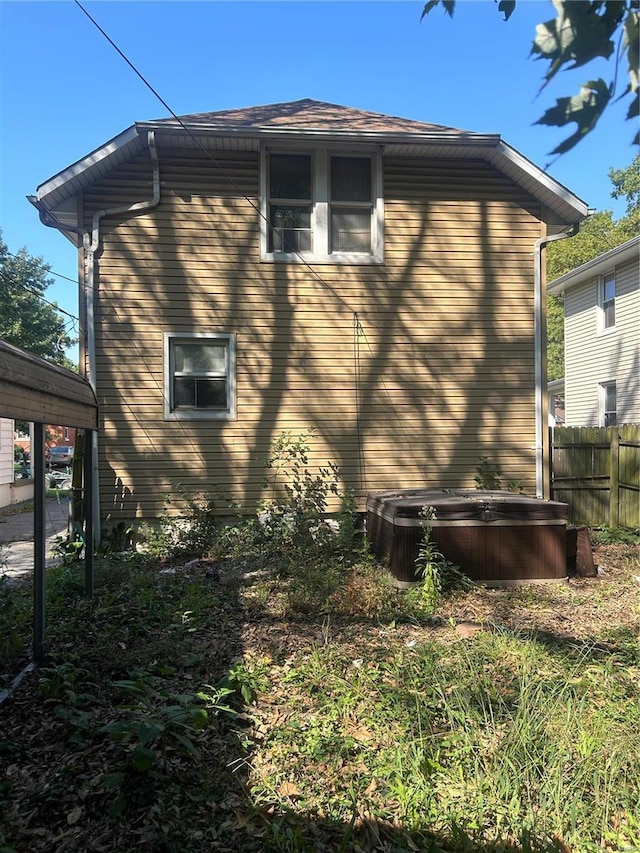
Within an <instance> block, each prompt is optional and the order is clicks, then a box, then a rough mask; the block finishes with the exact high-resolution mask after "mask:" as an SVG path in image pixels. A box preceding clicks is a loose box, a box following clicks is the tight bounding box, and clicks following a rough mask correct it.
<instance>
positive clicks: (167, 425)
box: [85, 148, 543, 520]
mask: <svg viewBox="0 0 640 853" xmlns="http://www.w3.org/2000/svg"><path fill="white" fill-rule="evenodd" d="M159 160H160V172H161V187H162V198H161V202H160V205H159V206H158V207H157V208H155V209H154V210H151V211H148V212H146V213H141V214H137V215H136V216H134V217H133V218H131V219H126V218H125V217H118V218H115V219H114V220H108V219H107V220H105V223H104V227H103V247H102V252H101V255H100V258H99V274H98V281H99V294H98V298H97V301H96V322H97V327H96V344H97V354H98V361H97V377H98V388H99V402H100V415H101V421H102V428H103V429H102V432H101V436H100V466H101V468H100V470H101V494H102V512H103V515H105V514H107V513H110V514H111V519H112V520H117V518H121V517H122V518H123V517H127V516H131V515H138V516H150V515H154V514H157V513H159V512H161V511H162V507H163V502H164V496H165V494H166V493H167V492H168V491H171V490H172V489H173V488H174V486H175V483H177V482H180V483H182V484H183V485H184V486H185V488H187V489H190V490H193V491H203V490H204V491H207V492H211V491H212V490H213V488H214V487H216V486H218V487H224V488H225V489H229V490H230V491H231V492H232V495H233V497H234V499H236V500H239V501H241V502H242V503H243V504H247V505H249V506H253V505H255V502H256V501H257V500H258V499H259V498H261V497H263V496H264V492H263V488H262V481H263V474H264V471H263V470H262V468H261V466H260V464H259V463H258V462H256V460H257V459H259V458H261V457H262V458H264V457H265V456H266V455H267V453H268V450H269V445H270V443H271V441H272V440H273V438H274V437H275V436H276V435H278V433H279V432H280V431H282V430H287V431H290V432H292V433H294V434H297V433H300V432H301V431H303V430H305V429H307V428H309V427H314V428H315V429H316V436H315V438H314V444H313V452H312V456H311V459H310V462H311V464H326V461H327V460H328V459H330V460H331V461H333V462H335V463H336V464H338V465H339V467H340V470H341V472H342V477H343V484H344V485H345V486H346V487H350V488H353V489H354V490H355V491H356V492H357V494H358V495H359V498H360V502H361V506H362V505H363V504H362V501H363V497H364V495H365V493H366V491H367V490H375V489H388V488H397V487H416V486H423V485H438V486H442V487H453V486H465V487H474V486H475V482H474V479H473V478H474V475H475V473H476V465H477V463H478V460H479V457H480V456H485V455H486V456H489V457H491V458H492V459H494V460H495V461H496V462H499V463H500V464H501V466H502V469H503V471H504V474H505V479H518V480H521V481H522V482H523V484H524V485H525V486H528V487H529V488H532V486H533V481H534V473H535V459H534V451H533V450H532V445H533V443H534V400H533V395H534V388H533V368H534V352H533V259H532V252H533V244H534V241H535V240H536V239H537V238H538V237H540V236H541V234H542V233H543V226H542V225H541V224H540V221H539V220H540V217H541V211H540V210H539V207H538V206H537V205H535V204H532V202H531V200H530V199H529V198H528V197H527V196H526V195H525V194H524V193H523V192H522V191H521V190H520V189H518V188H516V187H515V186H514V185H513V184H511V183H510V182H509V181H508V180H507V179H506V178H504V177H503V176H502V175H500V174H498V173H496V172H495V171H494V170H493V169H491V168H490V167H488V166H487V165H486V164H482V163H470V162H468V161H464V162H463V161H460V162H457V161H451V162H449V161H447V162H446V163H431V162H428V161H412V162H411V163H410V164H407V163H406V162H405V161H403V160H392V161H387V162H385V164H384V182H385V199H384V204H385V263H384V264H382V265H372V266H358V267H354V266H347V265H339V266H338V265H335V266H334V265H321V266H314V267H307V266H306V265H303V264H272V263H261V262H260V247H259V237H258V229H259V222H260V216H259V213H258V211H257V210H256V207H257V206H258V203H259V191H258V181H259V160H258V156H257V155H255V154H251V153H247V154H238V153H225V152H217V153H216V161H217V165H214V164H212V163H211V162H210V161H209V160H208V158H207V157H206V156H205V155H204V154H203V153H202V152H198V151H193V152H180V154H179V155H177V154H176V153H175V152H170V151H168V150H166V149H162V148H160V150H159ZM225 173H226V176H225ZM150 174H151V167H150V162H149V158H148V156H146V155H143V156H141V157H140V158H139V159H138V160H137V161H136V162H134V163H132V164H130V165H129V166H128V167H127V168H125V169H120V170H118V172H117V173H114V175H112V176H111V177H110V179H109V180H105V181H103V182H102V183H101V184H100V186H97V187H95V188H93V189H92V190H91V191H87V192H85V216H86V221H87V222H90V221H91V216H92V215H93V213H94V212H95V211H96V210H100V209H104V208H108V207H111V206H113V205H114V204H126V203H131V202H132V201H138V200H142V199H144V198H148V197H150V195H151V183H150ZM230 179H231V180H230ZM354 312H357V316H358V321H359V324H360V327H359V328H360V333H359V335H358V336H357V337H356V336H355V335H354ZM165 331H171V332H183V333H189V332H204V333H214V332H234V333H235V335H236V342H237V375H236V381H237V418H236V419H235V420H228V421H189V420H180V421H164V420H163V362H162V359H163V334H164V332H165ZM356 365H357V367H358V371H356ZM356 388H357V389H358V391H359V397H358V398H357V397H356ZM357 400H359V405H357ZM362 459H364V467H362V465H361V460H362Z"/></svg>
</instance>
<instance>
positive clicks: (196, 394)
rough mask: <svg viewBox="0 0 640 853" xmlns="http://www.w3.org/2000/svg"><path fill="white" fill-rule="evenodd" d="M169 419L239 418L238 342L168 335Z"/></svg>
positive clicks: (220, 336) (166, 406)
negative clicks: (236, 384) (236, 389)
mask: <svg viewBox="0 0 640 853" xmlns="http://www.w3.org/2000/svg"><path fill="white" fill-rule="evenodd" d="M164 362H165V383H164V397H165V401H164V409H165V417H166V418H170V419H178V418H200V419H205V418H209V419H211V418H213V419H216V418H217V419H225V418H227V419H228V418H233V417H235V338H234V336H233V335H230V334H212V335H207V334H192V335H185V334H179V333H173V332H167V333H166V334H165V345H164Z"/></svg>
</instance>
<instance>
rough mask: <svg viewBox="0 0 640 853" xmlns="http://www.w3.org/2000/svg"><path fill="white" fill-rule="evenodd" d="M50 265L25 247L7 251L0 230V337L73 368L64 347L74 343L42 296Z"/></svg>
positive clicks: (61, 321) (50, 279)
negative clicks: (13, 252) (15, 250)
mask: <svg viewBox="0 0 640 853" xmlns="http://www.w3.org/2000/svg"><path fill="white" fill-rule="evenodd" d="M49 270H50V267H49V266H48V265H47V264H46V263H44V261H43V260H42V258H36V257H34V256H33V255H30V254H29V253H28V252H27V250H26V249H25V248H22V249H20V251H19V252H18V253H17V254H12V253H11V252H9V249H8V247H7V244H6V243H5V242H4V240H3V239H2V232H1V231H0V338H1V339H2V340H4V341H7V342H8V343H10V344H13V345H14V346H18V347H21V348H22V349H24V350H27V351H28V352H32V353H34V355H39V356H42V357H43V358H46V359H48V360H49V361H54V362H56V363H57V364H60V365H62V366H63V367H69V368H71V369H75V368H74V365H73V364H72V363H71V361H70V360H69V359H68V358H67V357H66V355H65V350H66V349H67V348H68V347H70V346H72V344H74V343H75V340H73V339H72V338H71V337H70V336H69V334H68V332H67V329H66V326H65V320H64V318H63V317H62V316H61V315H60V313H59V312H58V310H57V306H56V305H55V304H53V303H49V302H48V301H46V300H45V299H44V293H45V291H46V289H47V288H48V287H49V286H50V285H51V284H53V279H52V278H50V277H49V276H48V273H49Z"/></svg>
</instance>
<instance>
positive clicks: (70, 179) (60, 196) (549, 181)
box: [37, 119, 588, 226]
mask: <svg viewBox="0 0 640 853" xmlns="http://www.w3.org/2000/svg"><path fill="white" fill-rule="evenodd" d="M149 130H154V131H156V134H157V135H158V136H159V137H161V136H163V135H165V134H166V135H173V136H175V135H176V134H180V135H185V136H192V137H195V138H196V139H198V137H200V138H207V137H209V138H215V137H218V138H226V139H230V140H232V139H234V138H235V139H238V140H240V139H245V140H248V139H256V140H258V141H260V140H267V141H268V140H271V141H274V140H280V141H283V142H284V141H286V140H295V139H306V140H313V141H315V142H320V141H323V142H324V141H326V142H330V141H334V142H339V141H343V142H346V141H349V142H354V143H356V142H366V143H369V144H377V145H381V146H383V147H385V148H386V147H391V146H393V145H402V146H411V147H413V146H415V147H416V149H418V148H420V147H425V148H430V147H431V146H433V147H440V146H443V145H444V146H451V148H452V150H453V149H455V150H456V152H459V153H460V156H467V153H468V152H471V151H473V152H474V155H476V154H477V156H478V157H479V158H482V159H486V160H487V161H489V162H490V163H492V165H494V166H495V167H496V168H497V169H499V170H500V171H502V172H503V173H504V174H505V175H507V176H508V177H509V178H511V179H512V180H514V182H516V183H518V184H520V185H521V186H523V187H524V188H525V189H527V191H528V192H530V193H531V195H532V196H533V197H534V198H538V199H539V200H540V201H541V202H542V203H543V204H545V205H546V206H547V207H548V208H549V209H550V210H552V211H553V212H554V214H555V215H556V216H558V217H559V218H560V219H561V220H562V221H563V222H564V223H566V225H567V226H569V225H573V224H576V223H578V222H580V221H582V219H584V218H585V217H586V216H587V213H588V207H587V205H586V203H585V202H583V201H582V200H581V199H579V198H578V197H577V196H575V195H574V194H573V193H572V192H570V190H568V189H567V188H566V187H564V186H563V185H562V184H560V183H559V182H558V181H556V180H554V179H553V178H551V177H550V176H549V175H547V174H546V173H545V172H543V171H542V170H541V169H539V168H538V167H537V166H535V165H534V164H533V163H532V162H531V161H530V160H528V159H527V158H526V157H524V156H523V155H522V154H520V153H519V152H518V151H516V150H515V149H514V148H512V147H511V146H510V145H508V144H507V143H505V142H504V141H503V140H502V139H501V137H500V136H499V135H498V134H481V133H469V132H465V131H453V130H452V131H449V130H428V131H425V132H424V133H421V132H415V131H390V132H384V131H380V130H370V131H367V130H359V129H358V130H353V129H344V130H342V129H338V130H334V129H318V128H293V127H275V126H273V127H271V126H268V127H257V128H256V127H242V126H237V125H236V126H234V127H232V128H230V127H228V126H227V127H221V126H220V125H216V124H215V123H212V124H199V123H190V124H184V126H183V125H182V124H181V123H180V122H177V121H171V120H166V119H162V120H158V121H142V122H136V124H134V125H132V126H131V127H129V128H127V129H126V130H124V131H123V132H122V133H120V134H118V135H117V136H115V137H113V139H111V140H109V142H107V143H106V144H105V145H103V146H101V147H100V148H97V149H95V151H92V152H91V153H90V154H88V155H87V156H86V157H83V158H82V159H80V160H78V161H77V162H76V163H73V164H72V165H71V166H68V167H67V168H66V169H64V170H63V171H61V172H59V173H58V174H57V175H54V176H53V177H51V178H49V179H48V180H47V181H45V182H44V183H42V184H41V185H40V186H39V187H38V190H37V193H38V194H37V198H38V200H39V201H40V202H42V203H43V204H44V205H45V206H46V207H47V208H48V210H50V211H54V210H55V209H56V208H57V207H59V205H61V204H62V203H63V202H64V201H65V200H67V199H69V198H71V197H73V196H74V195H77V193H78V192H80V191H81V190H82V189H83V188H84V187H86V186H89V185H91V183H94V182H95V181H96V180H98V179H100V178H101V177H103V176H105V175H107V174H108V173H109V172H110V171H112V170H113V169H114V168H116V167H117V166H118V165H120V164H121V163H123V162H126V160H128V159H129V158H130V157H132V156H134V155H135V154H137V153H139V152H140V151H141V150H142V149H143V147H144V145H145V144H146V143H145V140H146V137H147V131H149Z"/></svg>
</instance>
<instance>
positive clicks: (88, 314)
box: [83, 131, 160, 545]
mask: <svg viewBox="0 0 640 853" xmlns="http://www.w3.org/2000/svg"><path fill="white" fill-rule="evenodd" d="M147 140H148V144H149V154H150V155H151V163H152V166H153V195H152V197H151V198H150V199H148V200H146V201H138V202H135V203H134V204H130V205H121V206H119V207H111V208H109V209H106V210H99V211H97V212H96V213H94V215H93V221H92V227H91V235H89V234H88V233H87V232H85V234H84V237H83V246H84V252H85V280H84V291H85V300H86V302H85V323H86V329H87V356H88V360H89V375H88V377H87V379H88V380H89V384H90V385H91V387H92V389H93V392H94V394H96V396H97V391H96V330H95V315H94V306H95V287H96V283H95V271H96V259H95V255H96V251H97V250H98V247H99V246H100V223H101V221H102V220H103V219H104V218H105V216H116V215H118V214H123V213H136V212H137V211H140V210H150V209H151V208H152V207H156V205H157V204H158V203H159V202H160V168H159V165H158V152H157V151H156V144H155V137H154V133H153V131H149V133H148V136H147ZM92 435H93V454H92V458H93V513H94V516H93V517H94V518H96V519H99V518H100V489H99V482H98V432H97V430H94V431H93V432H92ZM95 544H96V545H99V544H100V524H98V527H97V533H96V543H95Z"/></svg>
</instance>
